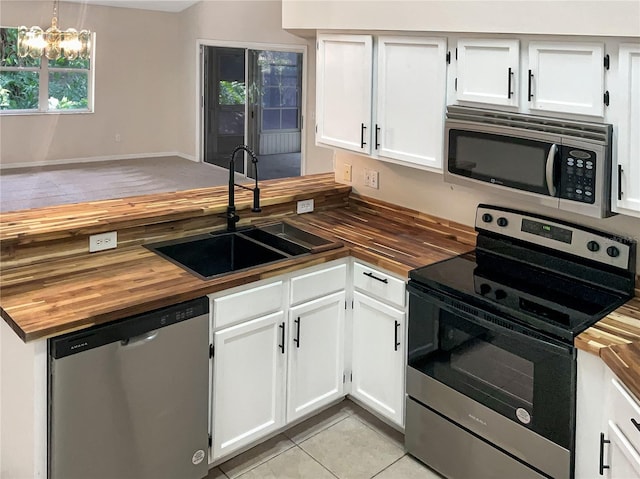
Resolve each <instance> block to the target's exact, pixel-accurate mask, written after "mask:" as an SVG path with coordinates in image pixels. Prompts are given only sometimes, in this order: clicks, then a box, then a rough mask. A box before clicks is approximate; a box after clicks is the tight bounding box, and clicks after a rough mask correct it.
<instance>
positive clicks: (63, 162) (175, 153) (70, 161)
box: [0, 151, 198, 170]
mask: <svg viewBox="0 0 640 479" xmlns="http://www.w3.org/2000/svg"><path fill="white" fill-rule="evenodd" d="M164 156H177V157H179V158H184V159H185V160H189V161H193V162H197V161H198V160H197V159H196V157H195V156H193V155H187V154H185V153H181V152H178V151H166V152H160V153H134V154H129V155H107V156H88V157H84V158H68V159H64V160H52V161H33V162H27V163H7V164H3V163H0V170H9V169H15V168H32V167H36V166H58V165H70V164H74V163H94V162H98V161H113V160H135V159H143V158H160V157H164Z"/></svg>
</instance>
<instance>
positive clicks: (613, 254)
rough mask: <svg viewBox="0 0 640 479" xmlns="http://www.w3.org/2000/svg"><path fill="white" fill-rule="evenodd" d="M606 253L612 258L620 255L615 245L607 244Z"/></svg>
mask: <svg viewBox="0 0 640 479" xmlns="http://www.w3.org/2000/svg"><path fill="white" fill-rule="evenodd" d="M607 254H608V255H609V256H611V257H612V258H617V257H618V256H620V250H619V249H618V248H616V247H615V246H609V247H608V248H607Z"/></svg>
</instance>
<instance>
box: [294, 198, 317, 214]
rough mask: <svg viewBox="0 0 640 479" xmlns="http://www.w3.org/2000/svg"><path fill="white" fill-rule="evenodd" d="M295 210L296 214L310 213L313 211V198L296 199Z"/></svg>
mask: <svg viewBox="0 0 640 479" xmlns="http://www.w3.org/2000/svg"><path fill="white" fill-rule="evenodd" d="M296 211H297V213H298V214H302V213H311V212H312V211H313V199H310V200H301V201H298V207H297V209H296Z"/></svg>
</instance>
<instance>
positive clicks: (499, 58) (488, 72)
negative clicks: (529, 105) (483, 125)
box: [456, 39, 520, 107]
mask: <svg viewBox="0 0 640 479" xmlns="http://www.w3.org/2000/svg"><path fill="white" fill-rule="evenodd" d="M457 56H458V62H457V68H458V73H457V89H456V98H457V99H458V101H461V102H474V103H486V104H491V105H500V106H514V107H517V106H518V94H519V92H518V79H519V72H518V70H519V65H520V43H519V41H518V40H494V39H460V40H458V49H457Z"/></svg>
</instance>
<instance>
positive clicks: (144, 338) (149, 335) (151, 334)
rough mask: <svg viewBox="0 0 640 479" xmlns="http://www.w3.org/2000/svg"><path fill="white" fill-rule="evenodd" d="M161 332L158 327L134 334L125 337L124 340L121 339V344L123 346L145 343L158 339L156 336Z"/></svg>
mask: <svg viewBox="0 0 640 479" xmlns="http://www.w3.org/2000/svg"><path fill="white" fill-rule="evenodd" d="M159 332H160V331H159V330H158V329H155V330H153V331H147V332H146V333H143V334H140V335H138V336H132V337H130V338H127V339H123V340H122V341H120V344H121V345H122V346H135V345H137V344H145V343H148V342H150V341H153V340H154V339H156V336H158V333H159Z"/></svg>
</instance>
